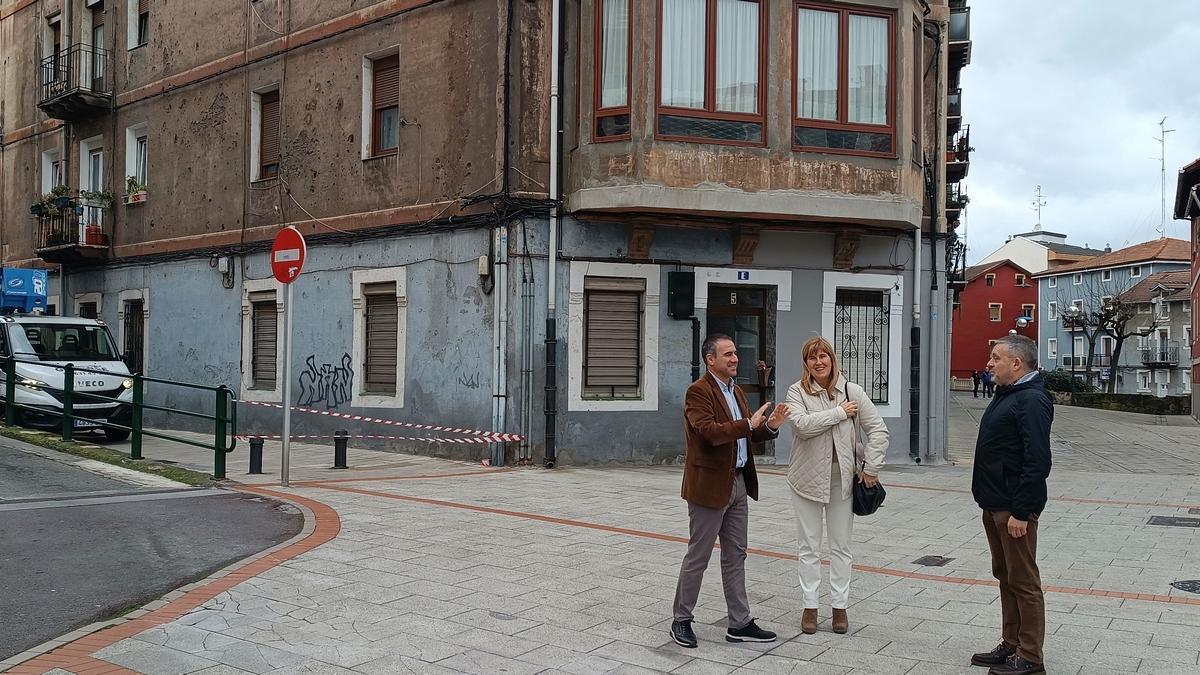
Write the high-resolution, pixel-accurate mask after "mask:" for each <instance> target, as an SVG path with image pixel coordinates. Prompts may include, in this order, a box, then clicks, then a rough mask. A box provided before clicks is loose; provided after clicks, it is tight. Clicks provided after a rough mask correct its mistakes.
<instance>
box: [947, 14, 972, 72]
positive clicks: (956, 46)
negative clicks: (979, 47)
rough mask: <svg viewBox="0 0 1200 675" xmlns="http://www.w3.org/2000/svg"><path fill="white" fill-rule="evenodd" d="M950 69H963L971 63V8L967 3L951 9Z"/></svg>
mask: <svg viewBox="0 0 1200 675" xmlns="http://www.w3.org/2000/svg"><path fill="white" fill-rule="evenodd" d="M949 33H950V35H949V37H950V39H949V47H950V67H951V68H962V67H963V66H965V65H967V64H968V63H970V62H971V8H970V7H967V6H966V4H965V3H956V6H951V7H950V30H949Z"/></svg>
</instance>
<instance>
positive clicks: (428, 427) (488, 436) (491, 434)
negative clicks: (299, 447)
mask: <svg viewBox="0 0 1200 675" xmlns="http://www.w3.org/2000/svg"><path fill="white" fill-rule="evenodd" d="M238 403H244V404H246V405H255V406H260V407H263V408H276V409H278V410H283V406H282V405H280V404H278V403H262V402H259V401H238ZM292 410H295V411H296V412H302V413H308V414H310V415H321V416H323V417H336V418H338V419H344V420H352V421H355V422H367V423H369V424H384V425H387V426H393V427H404V428H405V429H421V430H424V431H444V432H446V433H451V434H469V435H472V436H482V437H484V440H471V441H463V440H453V439H443V440H442V442H447V443H505V442H509V441H523V440H525V437H524V436H523V435H521V434H502V433H499V432H495V431H479V430H478V429H459V428H456V427H440V426H436V425H432V424H413V423H412V422H399V421H396V420H385V419H380V418H378V417H366V416H364V415H349V414H347V413H340V412H333V411H331V410H314V409H312V408H301V407H299V406H292ZM262 438H268V437H267V436H263V437H262ZM292 438H300V437H299V436H292ZM330 438H332V437H330ZM351 438H367V437H365V436H351ZM396 438H397V439H404V440H415V441H421V440H429V439H424V438H411V439H409V438H406V437H400V436H397V437H396Z"/></svg>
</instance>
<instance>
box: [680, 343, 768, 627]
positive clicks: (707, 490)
mask: <svg viewBox="0 0 1200 675" xmlns="http://www.w3.org/2000/svg"><path fill="white" fill-rule="evenodd" d="M700 351H701V353H702V354H703V355H704V362H705V363H706V364H707V365H708V372H707V373H705V375H704V377H702V378H700V379H699V380H696V381H695V382H693V383H692V385H691V386H690V387H688V390H687V395H686V397H685V398H684V404H683V415H684V420H685V422H684V435H685V438H686V442H687V455H686V459H685V460H684V465H683V498H684V499H686V500H687V503H688V529H689V532H690V536H689V539H688V548H687V553H686V554H685V555H684V558H683V565H681V566H680V570H679V582H678V584H677V585H676V587H675V603H674V615H675V616H674V621H672V622H671V639H672V640H674V641H675V642H676V643H677V644H679V645H680V646H682V647H688V648H694V647H696V646H697V644H698V643H697V640H696V633H695V632H694V631H693V630H692V622H693V621H694V619H695V617H694V616H693V615H692V611H693V610H694V609H695V608H696V602H697V601H698V600H699V598H700V583H701V582H702V581H703V580H704V570H706V569H708V560H709V558H711V557H712V552H713V544H715V543H716V542H717V540H718V539H720V541H721V586H722V587H724V589H725V605H726V608H727V609H728V611H729V617H728V618H729V622H728V625H727V627H726V631H725V640H726V641H728V642H774V641H775V633H772V632H771V631H769V630H763V629H762V628H759V627H758V624H756V623H755V622H754V618H753V617H752V616H750V601H749V599H748V598H747V596H746V546H747V544H748V541H747V539H748V537H747V535H748V532H749V525H748V519H749V513H750V506H749V501H748V500H747V497H749V498H750V499H754V500H757V499H758V474H757V473H755V471H754V455H753V454H752V453H751V452H750V446H751V444H757V443H762V442H764V441H768V440H771V439H773V438H775V437H776V436H778V435H779V427H780V426H782V425H783V423H784V422H785V421H786V420H787V414H788V406H787V404H786V403H780V404H779V405H777V406H775V409H774V410H771V412H770V415H769V416H768V414H767V411H768V410H769V409H770V407H771V403H770V401H768V402H766V403H764V404H763V406H762V407H761V408H759V409H758V410H752V409H751V408H750V406H749V405H748V404H747V403H746V396H745V394H743V393H742V389H741V387H739V386H738V385H737V366H738V356H737V346H736V345H734V344H733V339H732V338H730V337H729V336H728V335H719V334H717V335H710V336H708V339H706V340H705V341H704V345H703V346H702V347H701V349H700Z"/></svg>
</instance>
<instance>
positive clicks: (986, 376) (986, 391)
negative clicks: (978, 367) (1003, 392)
mask: <svg viewBox="0 0 1200 675" xmlns="http://www.w3.org/2000/svg"><path fill="white" fill-rule="evenodd" d="M988 363H991V362H990V361H989V362H988ZM982 378H983V395H984V397H985V398H991V397H992V394H994V393H995V391H996V374H995V373H993V372H992V367H991V366H988V367H987V368H984V370H983V375H982Z"/></svg>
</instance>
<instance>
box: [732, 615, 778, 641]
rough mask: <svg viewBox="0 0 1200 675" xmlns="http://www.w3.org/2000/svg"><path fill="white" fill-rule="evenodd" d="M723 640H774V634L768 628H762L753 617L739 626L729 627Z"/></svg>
mask: <svg viewBox="0 0 1200 675" xmlns="http://www.w3.org/2000/svg"><path fill="white" fill-rule="evenodd" d="M725 640H726V641H727V642H774V641H775V634H774V633H772V632H771V631H769V630H763V629H761V628H759V627H758V624H756V623H754V619H751V620H750V623H748V624H746V625H745V626H742V627H741V628H730V629H729V630H727V631H725Z"/></svg>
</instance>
